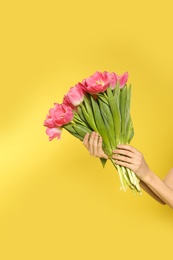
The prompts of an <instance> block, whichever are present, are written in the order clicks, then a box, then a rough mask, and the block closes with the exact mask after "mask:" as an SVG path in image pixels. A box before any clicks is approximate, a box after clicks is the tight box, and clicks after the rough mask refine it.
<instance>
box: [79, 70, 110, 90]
mask: <svg viewBox="0 0 173 260" xmlns="http://www.w3.org/2000/svg"><path fill="white" fill-rule="evenodd" d="M82 84H83V85H84V90H85V91H86V92H88V93H90V94H96V93H99V92H104V91H105V90H106V89H107V88H108V87H109V86H110V85H111V84H112V76H111V74H110V73H109V72H106V71H105V72H103V73H101V72H95V73H94V74H93V75H92V76H90V77H89V78H87V79H85V80H83V81H82Z"/></svg>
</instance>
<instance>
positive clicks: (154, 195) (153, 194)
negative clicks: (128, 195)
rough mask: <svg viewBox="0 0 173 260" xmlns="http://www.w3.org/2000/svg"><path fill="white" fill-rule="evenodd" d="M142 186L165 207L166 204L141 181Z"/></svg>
mask: <svg viewBox="0 0 173 260" xmlns="http://www.w3.org/2000/svg"><path fill="white" fill-rule="evenodd" d="M140 186H141V188H142V189H143V190H144V191H145V192H146V193H148V194H149V195H150V196H151V197H152V198H153V199H155V200H156V201H158V202H159V203H160V204H163V205H165V204H166V203H165V202H164V201H163V200H161V199H160V198H159V197H158V196H157V195H156V194H155V193H154V192H153V191H152V190H151V189H150V188H149V187H148V186H147V185H146V184H145V183H144V182H143V181H140Z"/></svg>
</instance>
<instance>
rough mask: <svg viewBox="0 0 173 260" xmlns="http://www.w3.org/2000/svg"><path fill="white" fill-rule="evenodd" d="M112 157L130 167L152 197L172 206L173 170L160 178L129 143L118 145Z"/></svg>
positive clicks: (120, 163)
mask: <svg viewBox="0 0 173 260" xmlns="http://www.w3.org/2000/svg"><path fill="white" fill-rule="evenodd" d="M113 152H114V155H113V158H114V159H115V162H116V163H117V164H119V165H122V166H125V167H127V168H129V169H131V170H132V171H133V172H134V173H135V174H136V175H137V177H138V178H139V179H140V180H141V187H142V188H144V190H146V192H148V193H149V194H150V195H151V196H152V197H153V198H154V199H156V200H157V201H159V202H161V203H162V204H168V205H169V206H170V207H171V208H173V170H171V171H170V172H169V173H168V174H167V175H166V177H165V179H164V180H161V179H160V178H159V177H158V176H157V175H156V174H155V173H153V172H152V171H151V170H150V168H149V167H148V165H147V163H146V161H145V159H144V157H143V155H142V154H141V153H140V152H139V151H138V150H136V149H135V148H134V147H132V146H129V145H118V147H117V149H116V150H115V151H113Z"/></svg>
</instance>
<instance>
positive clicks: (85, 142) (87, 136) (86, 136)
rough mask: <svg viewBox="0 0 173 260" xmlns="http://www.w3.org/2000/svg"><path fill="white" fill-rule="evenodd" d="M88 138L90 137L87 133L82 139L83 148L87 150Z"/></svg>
mask: <svg viewBox="0 0 173 260" xmlns="http://www.w3.org/2000/svg"><path fill="white" fill-rule="evenodd" d="M89 136H90V134H89V133H87V134H86V135H85V136H84V139H83V144H84V146H85V147H86V148H87V149H88V147H89V144H88V142H89Z"/></svg>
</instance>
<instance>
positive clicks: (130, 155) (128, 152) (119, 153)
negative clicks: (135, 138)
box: [113, 149, 134, 158]
mask: <svg viewBox="0 0 173 260" xmlns="http://www.w3.org/2000/svg"><path fill="white" fill-rule="evenodd" d="M113 154H114V155H115V156H116V155H118V156H119V155H125V156H127V157H129V158H132V157H134V154H133V153H132V152H130V151H128V150H122V149H115V150H114V151H113ZM114 155H113V156H114Z"/></svg>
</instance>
